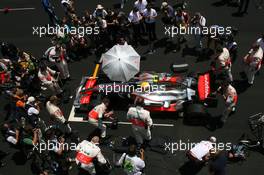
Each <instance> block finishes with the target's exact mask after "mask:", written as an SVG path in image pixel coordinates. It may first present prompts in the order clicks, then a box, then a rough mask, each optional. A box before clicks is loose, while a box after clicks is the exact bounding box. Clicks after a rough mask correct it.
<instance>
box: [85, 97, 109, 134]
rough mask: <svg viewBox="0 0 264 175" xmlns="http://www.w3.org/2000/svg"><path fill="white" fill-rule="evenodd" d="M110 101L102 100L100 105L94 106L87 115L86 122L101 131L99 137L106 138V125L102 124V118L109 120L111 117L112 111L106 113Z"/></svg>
mask: <svg viewBox="0 0 264 175" xmlns="http://www.w3.org/2000/svg"><path fill="white" fill-rule="evenodd" d="M109 104H110V101H109V99H107V98H104V99H103V101H102V103H101V104H99V105H97V106H95V107H94V108H93V109H92V110H91V111H90V112H89V113H88V122H89V123H90V124H92V125H94V126H96V127H98V128H99V129H100V130H101V137H102V138H105V137H106V125H105V124H103V118H104V117H106V118H109V117H111V116H112V115H113V111H109V112H108V108H109Z"/></svg>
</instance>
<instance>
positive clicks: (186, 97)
mask: <svg viewBox="0 0 264 175" xmlns="http://www.w3.org/2000/svg"><path fill="white" fill-rule="evenodd" d="M210 85H211V82H210V74H209V73H205V74H200V75H198V76H182V75H176V74H175V75H174V74H171V73H156V72H144V73H140V74H138V76H135V77H134V78H133V79H131V80H130V81H129V82H125V83H123V82H112V81H110V80H109V79H107V77H106V76H103V75H100V76H98V77H96V78H94V77H83V78H82V81H81V84H80V86H79V87H78V89H77V92H76V98H75V100H74V107H75V109H76V110H77V111H83V110H90V109H92V108H93V107H94V106H95V105H97V104H98V103H100V101H101V99H102V98H103V97H104V96H109V95H117V96H119V97H120V98H127V100H128V101H129V100H130V101H131V102H133V101H134V100H138V99H141V100H143V104H144V107H145V108H146V109H148V110H150V111H152V112H162V111H166V112H184V114H186V115H188V116H194V115H195V116H197V115H203V116H204V115H206V114H207V112H206V108H205V106H210V105H211V106H215V105H216V99H214V98H212V97H211V96H210V93H211V87H210Z"/></svg>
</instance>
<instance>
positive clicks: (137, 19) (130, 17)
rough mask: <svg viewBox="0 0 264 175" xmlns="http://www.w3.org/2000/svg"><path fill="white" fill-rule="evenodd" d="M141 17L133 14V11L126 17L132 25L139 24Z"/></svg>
mask: <svg viewBox="0 0 264 175" xmlns="http://www.w3.org/2000/svg"><path fill="white" fill-rule="evenodd" d="M141 18H142V16H141V14H140V13H139V11H138V12H136V13H134V12H133V11H131V12H130V13H129V15H128V20H129V22H131V23H133V24H139V22H140V20H141Z"/></svg>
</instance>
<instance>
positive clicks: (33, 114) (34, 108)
mask: <svg viewBox="0 0 264 175" xmlns="http://www.w3.org/2000/svg"><path fill="white" fill-rule="evenodd" d="M39 104H40V102H37V101H36V99H35V97H33V96H30V97H28V99H27V102H26V106H25V109H26V110H27V115H28V119H29V122H30V124H31V125H32V126H36V124H37V121H38V118H39V112H40V106H39Z"/></svg>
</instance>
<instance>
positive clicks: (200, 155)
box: [186, 136, 216, 165]
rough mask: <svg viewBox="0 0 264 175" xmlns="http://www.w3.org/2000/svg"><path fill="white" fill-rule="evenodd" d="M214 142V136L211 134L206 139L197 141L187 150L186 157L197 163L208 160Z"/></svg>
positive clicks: (201, 163) (200, 163)
mask: <svg viewBox="0 0 264 175" xmlns="http://www.w3.org/2000/svg"><path fill="white" fill-rule="evenodd" d="M215 142H216V138H215V137H213V136H211V137H210V138H209V139H208V140H202V141H201V142H199V143H197V144H196V145H195V146H194V147H193V148H192V149H190V150H189V151H187V153H186V155H187V157H188V159H189V160H191V161H193V162H194V163H195V164H197V165H203V164H204V163H205V162H207V161H208V160H209V156H210V151H212V150H214V144H215Z"/></svg>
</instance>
